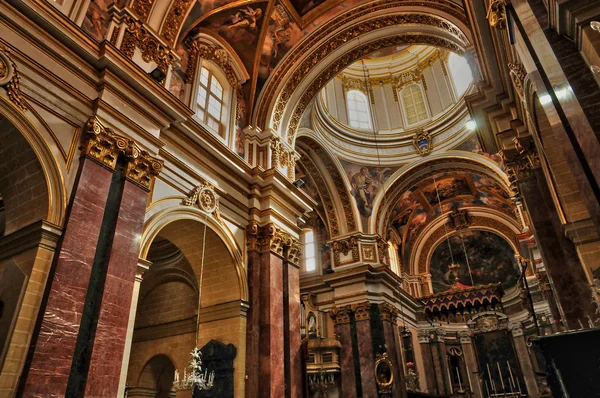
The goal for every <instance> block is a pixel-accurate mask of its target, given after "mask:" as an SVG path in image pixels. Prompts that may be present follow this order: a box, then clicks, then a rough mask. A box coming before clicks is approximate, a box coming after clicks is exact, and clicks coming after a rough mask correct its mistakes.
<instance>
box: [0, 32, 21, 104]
mask: <svg viewBox="0 0 600 398" xmlns="http://www.w3.org/2000/svg"><path fill="white" fill-rule="evenodd" d="M20 81H21V74H20V73H19V68H18V67H17V64H15V61H13V60H12V58H11V56H10V50H9V49H8V48H7V47H6V46H5V45H4V44H3V43H0V87H4V90H6V94H7V95H8V99H9V100H10V101H11V102H12V103H13V104H15V105H16V106H17V107H18V108H19V109H20V110H22V111H24V110H25V109H26V106H25V102H24V100H23V97H22V95H21V88H20Z"/></svg>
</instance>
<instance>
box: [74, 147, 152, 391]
mask: <svg viewBox="0 0 600 398" xmlns="http://www.w3.org/2000/svg"><path fill="white" fill-rule="evenodd" d="M133 153H135V154H138V156H136V157H133V156H132V157H128V159H127V162H126V164H125V165H124V170H123V177H124V178H123V179H122V180H121V181H119V182H116V183H117V184H119V185H120V186H119V189H118V192H119V194H120V197H118V198H116V203H115V205H117V206H118V208H116V209H112V211H116V212H117V215H116V220H115V221H116V223H115V226H114V232H113V234H112V236H111V237H110V238H108V239H111V242H110V243H108V246H107V253H105V257H104V259H105V261H106V263H105V267H106V268H105V272H106V274H105V280H104V286H103V288H102V292H101V294H100V297H98V300H100V309H99V314H98V321H97V326H96V330H95V333H94V334H93V341H90V344H91V345H92V347H93V348H92V350H91V353H90V354H91V357H90V363H89V371H88V374H87V381H86V383H85V395H86V396H92V397H93V396H98V397H109V396H116V394H117V391H118V388H119V376H120V373H121V365H122V364H123V352H124V350H125V339H126V336H127V326H128V323H129V313H130V309H131V299H132V295H133V290H134V284H135V276H136V270H137V265H138V256H139V252H140V243H141V242H140V237H141V235H142V232H143V228H144V216H145V214H146V203H147V202H148V192H149V191H150V183H151V180H152V179H153V178H154V176H156V175H158V173H159V172H160V170H161V169H162V162H160V161H158V160H157V159H155V158H152V157H150V156H148V155H146V154H143V153H142V154H140V153H141V151H139V150H134V151H133ZM108 211H109V210H108V209H107V212H108Z"/></svg>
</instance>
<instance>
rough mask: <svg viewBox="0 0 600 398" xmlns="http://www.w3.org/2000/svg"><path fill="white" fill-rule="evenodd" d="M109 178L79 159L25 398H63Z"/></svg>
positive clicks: (26, 376) (28, 370) (23, 393)
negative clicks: (76, 176) (61, 397)
mask: <svg viewBox="0 0 600 398" xmlns="http://www.w3.org/2000/svg"><path fill="white" fill-rule="evenodd" d="M112 174H113V173H112V171H111V170H109V169H107V168H105V167H103V166H101V165H99V164H97V163H95V162H94V161H93V160H90V159H88V158H82V159H81V163H80V168H79V175H78V178H77V182H76V183H75V187H74V191H73V196H72V203H71V208H70V212H69V218H68V220H67V223H66V227H65V231H64V234H63V240H62V243H61V247H60V252H59V254H58V258H57V260H56V264H55V267H54V272H53V273H52V274H51V275H50V279H49V281H48V283H49V284H50V288H49V289H50V291H49V294H48V299H47V301H46V306H45V308H44V315H43V318H42V321H41V327H40V331H39V334H38V336H37V338H36V339H35V341H34V342H33V343H32V346H31V349H30V350H31V354H30V355H31V357H30V362H29V364H28V365H27V368H26V370H25V373H24V374H23V378H24V382H23V384H22V390H21V396H23V397H60V396H64V395H65V392H66V388H67V383H68V380H69V373H70V371H71V363H72V360H73V355H74V350H75V345H76V342H77V335H78V332H79V326H80V323H81V317H82V311H83V307H84V303H85V298H86V293H87V289H88V284H89V281H90V274H91V270H92V266H93V263H94V256H95V254H96V246H97V242H98V237H99V234H100V228H101V225H102V219H103V217H104V208H105V206H106V201H107V198H108V191H109V189H110V183H111V179H112Z"/></svg>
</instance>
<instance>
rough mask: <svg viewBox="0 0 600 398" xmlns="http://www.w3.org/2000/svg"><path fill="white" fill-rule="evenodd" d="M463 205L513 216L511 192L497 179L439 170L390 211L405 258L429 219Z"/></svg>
mask: <svg viewBox="0 0 600 398" xmlns="http://www.w3.org/2000/svg"><path fill="white" fill-rule="evenodd" d="M440 205H441V206H440ZM463 207H484V208H491V209H494V210H497V211H500V212H503V213H505V214H507V215H510V216H511V217H512V216H514V211H513V207H512V202H511V200H510V198H509V196H508V193H507V192H506V190H505V189H504V188H503V187H502V186H501V185H500V184H499V183H498V182H496V181H495V180H494V179H492V178H490V177H487V176H482V175H480V174H477V173H472V172H443V173H438V174H436V175H434V176H431V177H429V178H427V179H425V180H423V181H420V182H419V183H417V184H415V185H414V186H412V187H411V188H410V189H408V190H407V191H406V192H404V193H403V194H402V195H401V196H400V198H399V199H398V200H397V202H396V204H395V205H394V207H393V208H392V211H391V213H390V221H391V223H390V224H391V225H392V227H393V228H394V229H395V230H396V232H397V233H398V234H399V236H401V237H402V249H401V252H402V255H403V258H404V260H406V259H407V256H408V254H409V253H410V250H411V249H412V246H413V244H414V243H415V241H416V239H417V237H418V236H419V234H420V233H421V232H422V231H423V229H424V228H425V226H426V225H427V224H429V222H431V221H433V220H434V219H435V218H436V217H438V216H439V215H440V214H441V213H442V212H443V213H444V214H446V213H450V212H452V211H453V210H456V209H459V208H463ZM440 208H441V211H440Z"/></svg>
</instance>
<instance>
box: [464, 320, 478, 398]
mask: <svg viewBox="0 0 600 398" xmlns="http://www.w3.org/2000/svg"><path fill="white" fill-rule="evenodd" d="M459 337H460V346H461V348H462V352H463V356H464V358H465V367H466V371H467V372H468V373H469V374H468V376H467V379H466V380H465V383H467V382H468V386H469V388H470V389H471V391H472V392H473V396H474V397H475V398H483V391H482V390H481V384H480V383H479V367H478V365H477V357H476V355H475V348H474V347H473V340H472V339H471V332H468V331H465V332H459Z"/></svg>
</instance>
